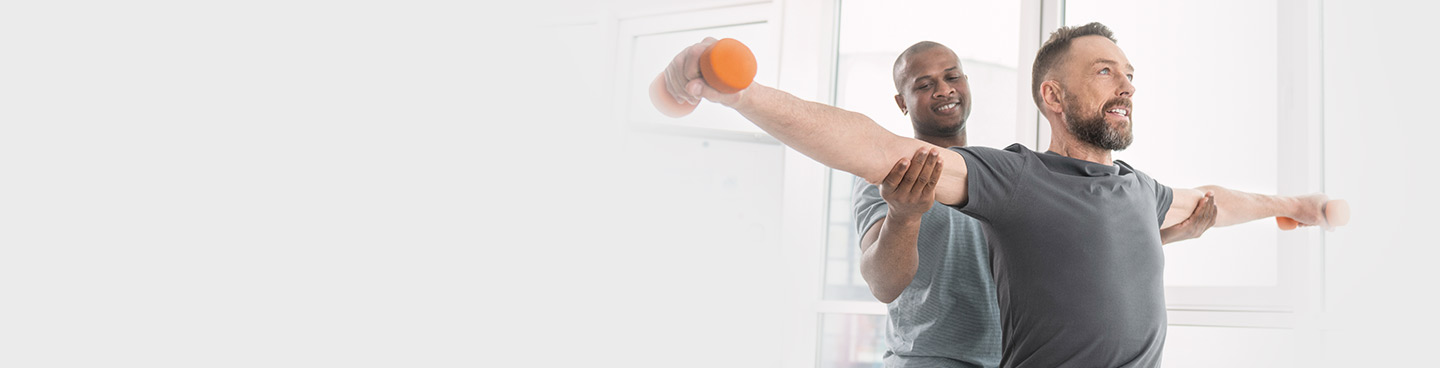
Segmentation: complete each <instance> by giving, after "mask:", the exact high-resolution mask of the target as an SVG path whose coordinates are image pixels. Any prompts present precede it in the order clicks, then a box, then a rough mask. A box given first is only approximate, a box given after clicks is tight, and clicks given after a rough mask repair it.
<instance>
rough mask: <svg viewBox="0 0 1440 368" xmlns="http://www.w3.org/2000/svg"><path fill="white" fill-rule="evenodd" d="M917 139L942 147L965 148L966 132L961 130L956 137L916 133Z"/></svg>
mask: <svg viewBox="0 0 1440 368" xmlns="http://www.w3.org/2000/svg"><path fill="white" fill-rule="evenodd" d="M915 139H919V140H922V141H925V142H929V143H930V144H933V145H936V146H940V147H965V131H964V130H961V131H960V132H959V133H956V134H954V135H944V136H934V135H925V134H921V133H919V132H916V133H915Z"/></svg>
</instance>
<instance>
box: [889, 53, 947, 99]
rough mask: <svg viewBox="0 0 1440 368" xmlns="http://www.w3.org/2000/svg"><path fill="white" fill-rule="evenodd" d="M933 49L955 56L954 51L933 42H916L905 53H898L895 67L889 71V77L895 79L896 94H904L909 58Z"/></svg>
mask: <svg viewBox="0 0 1440 368" xmlns="http://www.w3.org/2000/svg"><path fill="white" fill-rule="evenodd" d="M935 48H939V49H942V50H945V53H947V54H950V56H952V57H953V56H955V51H953V50H950V48H949V47H945V45H941V44H940V43H939V42H933V41H920V42H916V43H915V44H914V45H910V47H909V48H907V49H905V51H902V52H900V56H899V57H896V58H895V67H894V69H892V70H891V75H893V76H894V78H895V92H896V93H901V94H903V93H904V92H903V89H904V88H905V79H906V78H908V77H907V76H906V73H905V68H906V67H907V66H908V65H909V64H910V63H911V62H910V58H911V57H914V56H915V55H918V54H921V53H924V52H926V51H930V50H931V49H935Z"/></svg>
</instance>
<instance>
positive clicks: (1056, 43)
mask: <svg viewBox="0 0 1440 368" xmlns="http://www.w3.org/2000/svg"><path fill="white" fill-rule="evenodd" d="M1083 36H1105V38H1108V39H1110V42H1116V41H1115V33H1114V32H1110V28H1108V27H1105V25H1104V24H1100V22H1091V23H1090V24H1086V25H1083V26H1075V27H1060V29H1057V30H1055V32H1053V33H1050V40H1048V41H1045V44H1044V45H1041V46H1040V51H1038V52H1036V53H1035V67H1034V68H1033V69H1031V70H1030V97H1031V98H1034V99H1035V106H1036V107H1039V108H1041V109H1044V108H1045V104H1044V102H1043V101H1045V99H1044V98H1042V97H1040V83H1042V82H1044V81H1045V74H1048V73H1050V69H1054V68H1055V66H1056V65H1060V63H1062V62H1064V61H1065V56H1066V55H1067V54H1069V52H1070V41H1074V40H1075V39H1076V38H1080V37H1083Z"/></svg>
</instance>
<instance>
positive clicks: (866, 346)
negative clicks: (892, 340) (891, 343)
mask: <svg viewBox="0 0 1440 368" xmlns="http://www.w3.org/2000/svg"><path fill="white" fill-rule="evenodd" d="M820 318H821V321H820V367H821V368H861V367H874V368H880V367H884V366H885V364H884V358H885V349H886V348H885V324H886V323H887V322H886V318H885V316H883V315H865V314H822V315H821V317H820Z"/></svg>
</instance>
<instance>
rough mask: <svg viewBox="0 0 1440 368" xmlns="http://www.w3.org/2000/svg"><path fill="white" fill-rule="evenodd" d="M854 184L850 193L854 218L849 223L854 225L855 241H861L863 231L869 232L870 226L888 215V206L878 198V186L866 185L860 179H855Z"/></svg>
mask: <svg viewBox="0 0 1440 368" xmlns="http://www.w3.org/2000/svg"><path fill="white" fill-rule="evenodd" d="M854 182H855V184H854V188H853V191H852V192H851V200H852V202H853V203H854V205H853V206H851V207H852V208H853V209H854V210H855V217H854V219H853V221H851V222H853V223H854V225H855V234H856V235H857V236H856V239H861V238H864V237H865V231H868V230H870V226H871V225H874V224H875V222H876V221H880V220H881V219H884V218H885V215H886V214H888V213H890V205H889V204H888V203H885V199H884V198H882V197H880V187H879V186H876V185H874V184H870V183H867V182H865V179H861V178H860V177H855V179H854Z"/></svg>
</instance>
